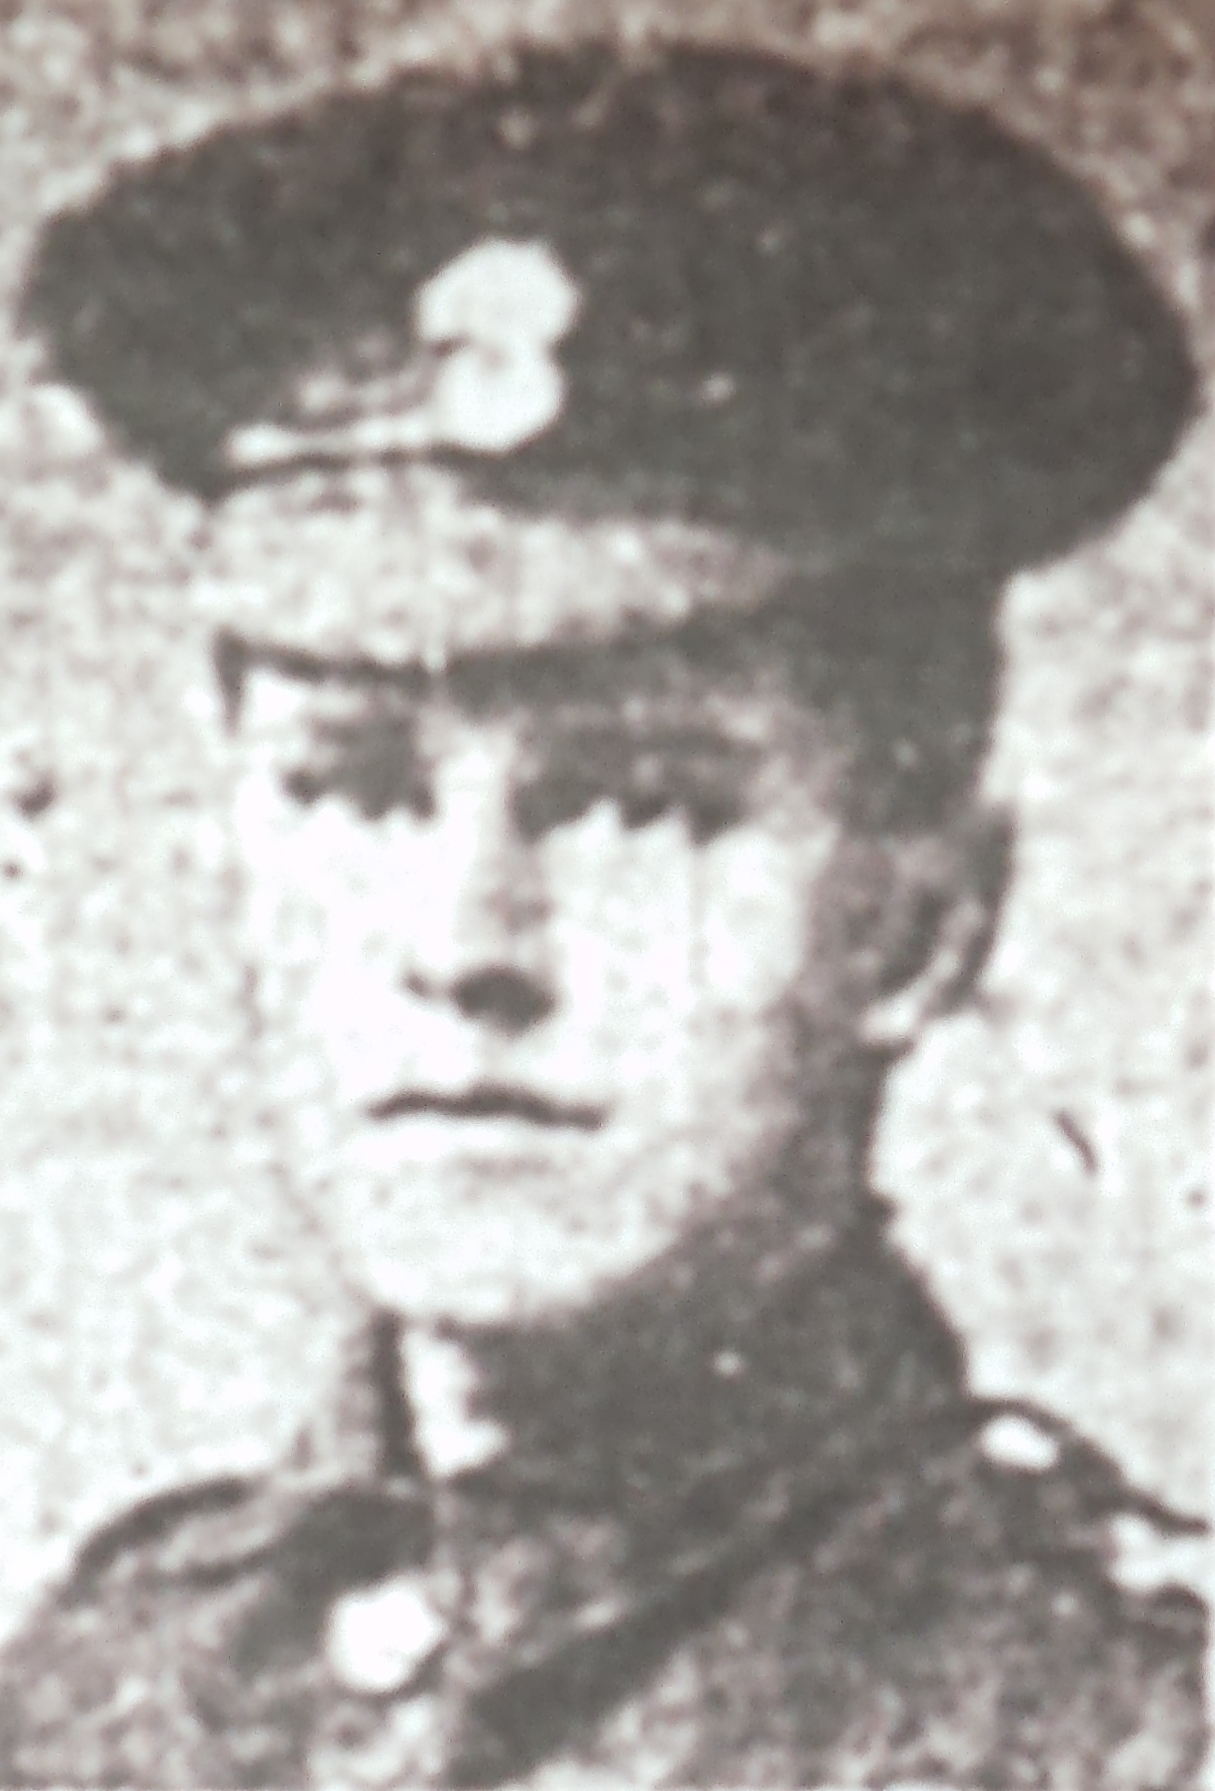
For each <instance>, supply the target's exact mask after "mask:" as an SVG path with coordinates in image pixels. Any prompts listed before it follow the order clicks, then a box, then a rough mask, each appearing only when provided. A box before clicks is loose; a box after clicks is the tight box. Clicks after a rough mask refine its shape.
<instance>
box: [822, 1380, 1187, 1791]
mask: <svg viewBox="0 0 1215 1791" xmlns="http://www.w3.org/2000/svg"><path fill="white" fill-rule="evenodd" d="M1203 1528H1204V1527H1203V1526H1202V1525H1201V1524H1200V1523H1199V1522H1197V1521H1196V1520H1192V1519H1186V1518H1182V1517H1179V1516H1176V1515H1175V1514H1173V1513H1170V1512H1169V1511H1167V1510H1166V1509H1165V1508H1163V1507H1162V1506H1160V1505H1159V1504H1157V1503H1156V1502H1155V1501H1153V1500H1151V1499H1150V1498H1148V1497H1146V1496H1144V1495H1142V1494H1140V1493H1138V1492H1136V1490H1135V1489H1134V1488H1133V1487H1132V1486H1131V1485H1130V1484H1129V1482H1128V1481H1127V1479H1126V1477H1125V1476H1124V1475H1123V1474H1122V1473H1121V1471H1120V1470H1119V1469H1118V1467H1117V1465H1116V1464H1115V1463H1113V1462H1112V1461H1111V1460H1110V1459H1109V1458H1108V1457H1107V1456H1105V1455H1104V1454H1103V1453H1102V1452H1101V1451H1100V1450H1099V1449H1097V1448H1095V1447H1093V1446H1092V1445H1091V1444H1089V1443H1087V1442H1085V1441H1084V1440H1083V1439H1081V1438H1079V1437H1077V1436H1076V1435H1075V1434H1074V1433H1073V1432H1071V1431H1070V1430H1069V1429H1068V1427H1067V1426H1066V1425H1064V1424H1062V1423H1059V1422H1057V1421H1055V1420H1053V1419H1051V1418H1050V1417H1048V1416H1046V1415H1044V1414H1042V1413H1040V1412H1037V1411H1035V1410H1034V1409H1033V1408H1031V1407H1029V1406H1024V1405H1015V1404H995V1403H986V1402H981V1401H974V1400H967V1401H964V1402H963V1403H962V1405H961V1406H960V1407H959V1409H958V1410H957V1412H956V1413H954V1414H952V1415H949V1416H947V1417H943V1419H942V1420H941V1422H940V1423H939V1425H937V1426H936V1427H935V1428H934V1426H932V1425H929V1426H927V1427H925V1429H924V1430H923V1431H922V1432H921V1434H920V1435H919V1436H918V1438H916V1437H908V1438H906V1439H904V1441H903V1443H902V1445H901V1446H900V1447H898V1448H896V1449H894V1450H892V1451H891V1452H890V1453H889V1455H888V1456H887V1457H886V1458H884V1459H883V1460H882V1461H881V1462H879V1463H878V1464H877V1466H876V1469H875V1470H874V1471H873V1472H872V1473H871V1474H870V1475H868V1476H867V1477H866V1478H865V1480H864V1482H863V1483H861V1482H858V1484H857V1486H856V1487H855V1489H854V1490H853V1492H852V1494H851V1495H850V1497H849V1498H848V1499H847V1500H845V1501H844V1502H843V1504H842V1507H841V1509H840V1510H839V1511H838V1513H837V1514H836V1516H835V1518H834V1521H833V1522H831V1523H829V1524H827V1525H825V1526H819V1527H817V1528H816V1529H815V1531H814V1533H809V1532H807V1533H805V1534H803V1536H802V1537H801V1538H800V1539H799V1540H798V1542H797V1545H796V1553H797V1574H798V1579H799V1581H800V1583H801V1586H802V1588H803V1590H804V1593H805V1596H804V1599H803V1600H801V1601H799V1602H800V1612H799V1619H798V1624H797V1630H798V1633H796V1634H792V1635H789V1636H788V1637H787V1643H786V1645H787V1646H789V1647H790V1648H791V1650H792V1652H793V1653H794V1654H797V1653H798V1651H799V1650H802V1651H804V1654H805V1657H806V1658H807V1659H810V1658H811V1657H813V1656H815V1654H816V1653H823V1652H824V1651H823V1649H822V1647H821V1643H822V1633H821V1632H822V1631H823V1628H824V1625H825V1624H829V1625H831V1643H832V1648H833V1650H835V1651H836V1652H837V1654H838V1652H840V1651H842V1652H845V1653H849V1652H850V1653H851V1654H852V1657H853V1660H854V1665H855V1674H856V1682H857V1684H858V1685H859V1684H861V1683H864V1685H865V1687H866V1692H865V1696H864V1697H863V1698H861V1699H860V1701H859V1703H858V1706H857V1717H856V1736H858V1737H859V1736H861V1735H862V1733H863V1734H864V1735H866V1736H868V1739H867V1740H866V1741H865V1746H866V1747H874V1746H878V1743H877V1740H876V1739H875V1737H878V1736H882V1735H883V1734H884V1725H886V1724H887V1723H889V1734H888V1735H886V1736H885V1739H884V1740H883V1741H882V1744H881V1746H880V1747H879V1748H878V1752H879V1755H880V1756H882V1757H883V1758H884V1760H885V1756H886V1754H888V1756H889V1757H888V1760H885V1765H886V1776H888V1777H890V1778H892V1779H913V1780H915V1779H925V1778H927V1779H934V1778H935V1779H940V1778H941V1777H942V1776H944V1777H945V1778H946V1780H947V1781H955V1780H956V1779H959V1778H960V1779H961V1781H962V1782H971V1783H998V1784H1004V1783H1012V1782H1020V1777H1019V1776H1018V1775H1024V1773H1026V1772H1028V1773H1029V1774H1030V1777H1031V1778H1032V1776H1033V1773H1034V1772H1037V1773H1039V1774H1040V1776H1041V1777H1042V1779H1043V1780H1044V1781H1046V1782H1052V1783H1053V1782H1056V1781H1059V1782H1069V1783H1070V1782H1075V1783H1077V1784H1084V1785H1093V1786H1106V1785H1108V1786H1111V1787H1113V1786H1117V1787H1118V1788H1119V1791H1140V1788H1142V1791H1147V1788H1148V1787H1151V1788H1152V1791H1160V1788H1163V1787H1166V1786H1169V1787H1172V1786H1183V1785H1188V1784H1191V1783H1193V1782H1194V1780H1195V1775H1196V1773H1197V1770H1198V1761H1199V1758H1200V1756H1201V1752H1202V1737H1203V1712H1202V1690H1201V1676H1202V1663H1203V1652H1204V1642H1205V1637H1206V1613H1205V1608H1204V1605H1203V1602H1202V1599H1201V1597H1200V1596H1199V1592H1198V1586H1199V1585H1200V1584H1201V1577H1200V1571H1199V1569H1200V1552H1201V1549H1202V1546H1203V1540H1204V1538H1203ZM824 1594H826V1596H825V1598H824ZM837 1670H838V1666H837V1663H832V1666H831V1672H832V1673H833V1674H834V1673H835V1672H836V1671H837ZM862 1713H863V1714H862ZM891 1713H896V1714H895V1715H891ZM848 1733H850V1731H849V1732H848ZM854 1739H855V1738H854ZM852 1745H853V1741H850V1740H848V1739H847V1734H846V1735H845V1744H844V1749H843V1752H842V1753H841V1755H840V1757H839V1758H838V1759H835V1758H832V1759H830V1760H829V1761H828V1762H827V1764H828V1765H829V1766H830V1767H831V1771H830V1772H829V1773H828V1774H827V1775H826V1776H827V1777H828V1778H832V1777H834V1778H836V1779H843V1778H846V1777H847V1774H848V1772H849V1771H850V1770H851V1769H852V1766H853V1764H854V1762H853V1761H852V1754H851V1751H850V1749H851V1747H852ZM947 1760H948V1761H952V1762H954V1764H953V1766H952V1768H951V1769H950V1770H948V1771H947V1770H946V1766H945V1762H946V1761H947ZM1035 1782H1037V1781H1035Z"/></svg>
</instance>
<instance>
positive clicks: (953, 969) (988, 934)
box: [857, 806, 1013, 1057]
mask: <svg viewBox="0 0 1215 1791" xmlns="http://www.w3.org/2000/svg"><path fill="white" fill-rule="evenodd" d="M1012 837H1013V836H1012V824H1011V821H1010V819H1009V817H1008V816H1007V815H1006V814H1005V813H1003V812H1002V811H998V810H994V809H981V808H978V807H976V806H970V807H968V808H967V810H966V812H965V814H964V815H962V816H959V817H958V818H957V819H956V820H955V821H954V822H953V823H952V824H950V825H947V826H946V827H944V828H942V829H941V830H940V831H936V832H933V833H930V834H915V835H911V836H907V837H903V838H898V839H894V840H891V841H890V842H888V851H889V855H890V857H889V862H888V866H887V879H888V882H887V891H886V893H887V911H886V915H885V924H884V925H883V928H882V933H883V936H884V937H883V948H884V949H883V960H884V962H883V966H882V971H881V974H880V976H879V979H878V984H877V987H876V988H875V990H874V993H873V995H872V996H871V997H870V999H869V1000H868V1001H867V1002H866V1003H865V1005H864V1006H863V1008H862V1011H861V1013H860V1015H859V1016H858V1021H857V1036H858V1038H859V1040H860V1042H861V1044H862V1045H864V1046H865V1047H866V1048H867V1049H868V1050H870V1051H873V1052H875V1053H877V1054H879V1055H881V1056H886V1057H897V1056H901V1055H902V1054H903V1053H904V1052H906V1051H909V1050H910V1049H911V1047H912V1046H913V1045H914V1044H915V1043H916V1041H917V1040H918V1039H919V1037H920V1034H921V1033H922V1032H923V1030H924V1028H925V1027H926V1026H927V1025H928V1023H929V1021H931V1020H934V1019H936V1018H938V1017H939V1016H940V1015H942V1014H945V1013H948V1012H950V1011H951V1009H953V1008H956V1007H957V1005H958V1004H959V1002H961V1001H962V1000H964V999H965V997H966V996H967V995H968V994H969V993H970V991H971V990H972V989H973V987H974V984H975V980H976V978H977V977H978V974H979V972H980V970H981V969H982V967H983V963H984V961H985V959H986V957H987V953H988V950H989V949H990V946H991V941H992V937H993V935H994V932H995V927H996V922H997V919H998V917H999V912H1000V906H1001V902H1002V899H1003V896H1004V891H1005V889H1006V887H1007V884H1008V878H1009V872H1010V867H1011V860H1012Z"/></svg>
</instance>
